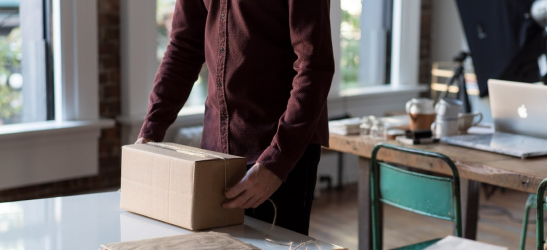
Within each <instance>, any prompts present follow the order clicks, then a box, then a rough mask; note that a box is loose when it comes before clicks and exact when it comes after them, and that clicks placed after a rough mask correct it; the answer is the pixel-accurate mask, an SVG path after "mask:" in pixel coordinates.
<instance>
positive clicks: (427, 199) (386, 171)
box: [370, 143, 462, 250]
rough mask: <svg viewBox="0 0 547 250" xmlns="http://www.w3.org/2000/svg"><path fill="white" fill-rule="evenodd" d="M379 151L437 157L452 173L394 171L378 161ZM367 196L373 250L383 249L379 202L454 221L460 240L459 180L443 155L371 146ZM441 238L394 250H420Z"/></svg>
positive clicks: (397, 147) (453, 168)
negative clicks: (370, 208) (428, 173)
mask: <svg viewBox="0 0 547 250" xmlns="http://www.w3.org/2000/svg"><path fill="white" fill-rule="evenodd" d="M381 148H386V149H390V150H396V151H400V152H404V153H409V154H414V155H422V156H427V157H433V158H438V159H441V160H442V161H444V162H445V163H446V164H447V165H448V166H449V167H450V170H452V177H437V176H431V175H425V174H421V173H416V172H412V171H407V170H403V169H401V168H397V167H395V166H392V165H390V164H388V163H385V162H379V161H378V159H377V155H378V151H379V150H380V149H381ZM370 171H371V173H370V178H371V182H370V192H371V194H370V197H371V202H372V244H373V249H375V250H381V249H382V244H383V242H382V232H381V231H380V229H381V224H380V223H381V222H380V202H383V203H387V204H390V205H392V206H395V207H398V208H400V209H404V210H408V211H411V212H414V213H417V214H422V215H426V216H430V217H434V218H439V219H444V220H449V221H452V222H454V235H456V236H458V237H462V220H461V205H460V204H461V203H460V177H459V174H458V169H457V168H456V165H455V164H454V162H452V160H450V158H448V157H447V156H445V155H443V154H438V153H434V152H429V151H424V150H418V149H412V148H406V147H401V146H396V145H391V144H387V143H380V144H377V145H376V146H374V149H373V150H372V157H371V161H370ZM439 240H440V239H435V240H430V241H426V242H420V243H417V244H413V245H409V246H405V247H401V248H397V249H423V248H425V247H427V246H430V245H432V244H434V243H435V242H437V241H439Z"/></svg>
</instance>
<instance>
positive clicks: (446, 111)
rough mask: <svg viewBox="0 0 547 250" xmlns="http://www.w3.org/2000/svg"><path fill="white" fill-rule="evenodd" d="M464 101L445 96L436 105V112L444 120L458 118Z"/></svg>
mask: <svg viewBox="0 0 547 250" xmlns="http://www.w3.org/2000/svg"><path fill="white" fill-rule="evenodd" d="M461 109H462V101H460V100H458V99H454V98H443V99H441V100H440V101H439V102H438V103H437V104H436V105H435V114H437V118H440V119H442V120H450V119H458V115H459V114H460V110H461Z"/></svg>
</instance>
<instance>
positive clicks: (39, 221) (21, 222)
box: [0, 192, 340, 250]
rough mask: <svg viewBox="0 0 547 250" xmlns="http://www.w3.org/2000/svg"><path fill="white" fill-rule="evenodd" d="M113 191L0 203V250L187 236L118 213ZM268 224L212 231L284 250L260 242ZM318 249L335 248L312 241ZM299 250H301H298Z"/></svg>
mask: <svg viewBox="0 0 547 250" xmlns="http://www.w3.org/2000/svg"><path fill="white" fill-rule="evenodd" d="M119 204H120V194H119V193H118V192H107V193H97V194H88V195H78V196H67V197H57V198H49V199H38V200H28V201H18V202H7V203H0V249H24V250H35V249H36V250H61V249H71V250H72V249H91V250H96V249H99V248H100V245H101V244H106V243H112V242H119V241H130V240H140V239H147V238H155V237H163V236H172V235H178V234H188V233H192V231H189V230H186V229H183V228H180V227H176V226H173V225H169V224H166V223H163V222H160V221H156V220H153V219H150V218H147V217H143V216H140V215H137V214H133V213H130V212H127V211H126V210H123V209H120V208H119ZM270 227H271V224H268V223H265V222H262V221H259V220H256V219H253V218H250V217H245V224H243V225H239V226H232V227H225V228H218V229H214V230H212V231H215V232H224V233H229V234H230V235H232V236H234V237H236V238H238V239H240V240H242V241H244V242H248V243H251V244H253V245H255V246H257V247H259V248H262V249H284V250H287V249H288V247H283V246H277V245H274V244H271V243H268V242H266V241H265V240H264V237H265V235H266V234H267V232H268V231H269V230H270ZM270 238H272V239H274V240H277V241H279V242H283V241H285V242H288V241H293V242H296V244H299V243H300V242H304V241H307V240H310V239H312V238H310V237H307V236H304V235H301V234H298V233H296V232H292V231H289V230H286V229H284V228H280V227H276V228H275V229H274V231H273V233H272V234H271V236H270ZM317 244H318V245H319V246H320V247H321V248H318V247H317V246H314V245H307V246H306V247H308V248H309V249H310V250H311V249H323V250H328V249H340V247H338V246H335V245H332V244H328V243H325V242H321V241H317ZM303 249H305V248H303Z"/></svg>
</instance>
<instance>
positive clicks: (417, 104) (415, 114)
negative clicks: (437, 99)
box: [406, 98, 435, 131]
mask: <svg viewBox="0 0 547 250" xmlns="http://www.w3.org/2000/svg"><path fill="white" fill-rule="evenodd" d="M433 103H434V102H433V100H431V99H428V98H412V100H410V101H408V102H407V103H406V113H407V114H408V115H409V116H410V130H411V131H418V130H429V129H430V128H431V124H432V123H433V121H435V110H434V108H433Z"/></svg>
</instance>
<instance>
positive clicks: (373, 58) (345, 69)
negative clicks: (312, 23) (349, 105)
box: [340, 0, 392, 90]
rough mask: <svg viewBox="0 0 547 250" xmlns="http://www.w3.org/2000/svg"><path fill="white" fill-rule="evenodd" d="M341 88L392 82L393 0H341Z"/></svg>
mask: <svg viewBox="0 0 547 250" xmlns="http://www.w3.org/2000/svg"><path fill="white" fill-rule="evenodd" d="M340 5H341V6H340V7H341V9H342V23H341V25H340V46H341V60H340V67H341V72H342V82H341V86H340V87H341V89H342V90H344V89H351V88H358V87H363V86H367V85H380V84H386V83H387V82H389V69H390V66H391V65H390V63H389V62H390V60H389V56H390V55H389V54H390V39H389V38H390V36H391V32H390V30H391V12H392V10H391V5H392V0H380V1H366V0H341V1H340Z"/></svg>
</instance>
